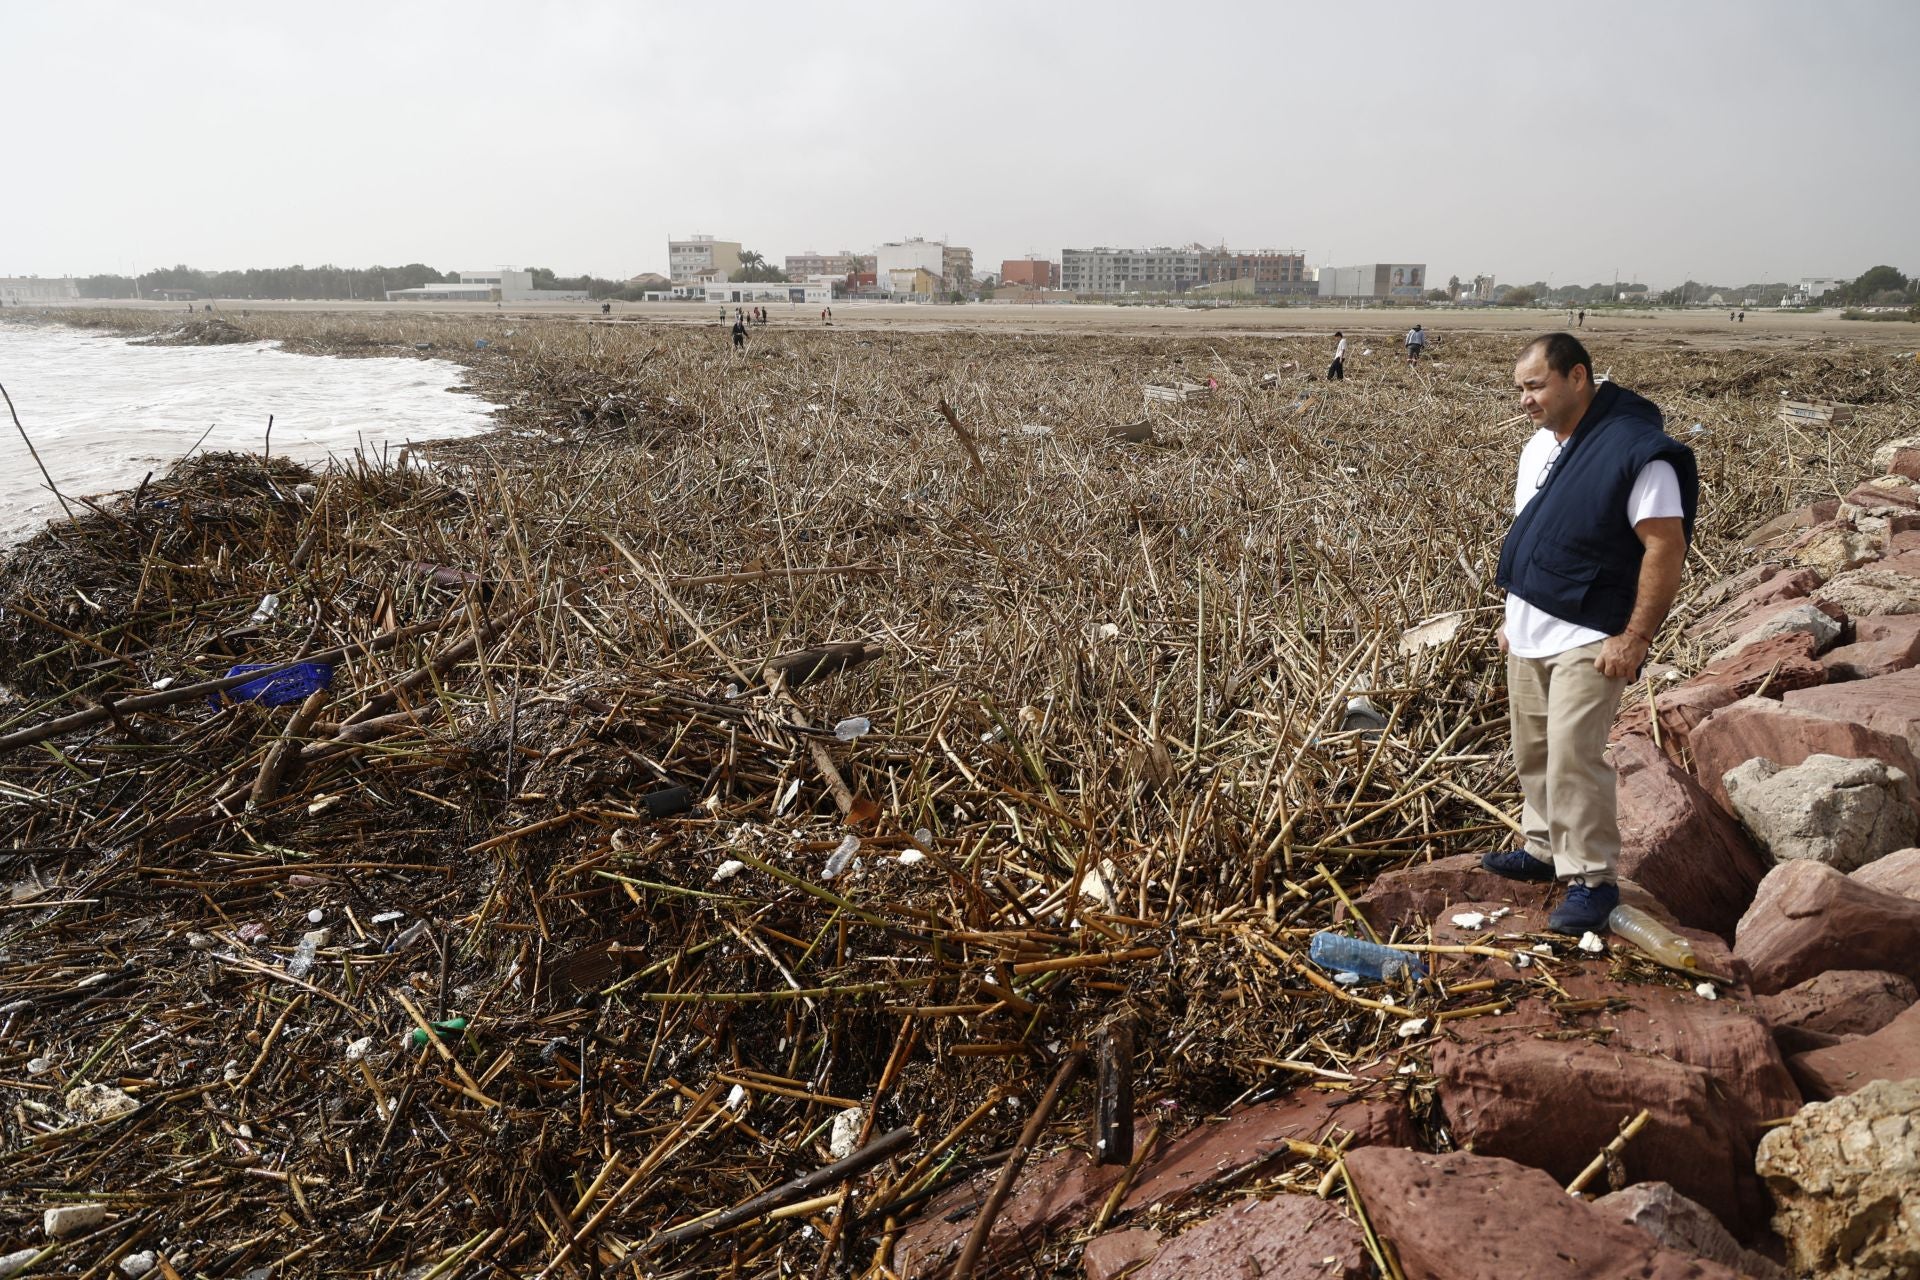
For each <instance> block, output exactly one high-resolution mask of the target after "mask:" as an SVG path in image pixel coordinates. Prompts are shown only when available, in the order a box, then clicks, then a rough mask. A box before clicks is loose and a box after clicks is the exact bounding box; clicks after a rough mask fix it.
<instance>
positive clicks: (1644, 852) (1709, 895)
mask: <svg viewBox="0 0 1920 1280" xmlns="http://www.w3.org/2000/svg"><path fill="white" fill-rule="evenodd" d="M1613 767H1614V771H1615V773H1616V774H1617V775H1618V777H1619V793H1618V794H1619V809H1620V865H1619V871H1620V874H1621V875H1622V876H1625V877H1627V878H1628V879H1631V880H1633V881H1635V882H1636V883H1638V884H1639V885H1640V886H1641V887H1642V888H1643V889H1645V890H1646V891H1647V892H1648V893H1649V894H1651V895H1652V896H1653V897H1654V898H1655V899H1657V900H1658V901H1659V902H1660V903H1661V904H1662V905H1664V906H1665V907H1666V908H1667V910H1668V911H1670V912H1672V913H1673V917H1674V919H1675V920H1677V921H1678V922H1679V923H1681V924H1683V925H1687V926H1689V927H1691V928H1695V929H1706V930H1709V931H1710V932H1713V933H1716V934H1719V935H1720V936H1721V937H1723V938H1726V939H1728V940H1729V941H1731V940H1732V938H1733V927H1734V925H1736V924H1737V923H1739V920H1740V917H1741V915H1742V914H1744V913H1745V911H1746V909H1747V906H1748V904H1749V903H1751V902H1752V901H1753V895H1754V892H1755V891H1756V890H1757V889H1758V888H1759V887H1760V881H1761V880H1762V879H1763V878H1765V876H1766V874H1767V864H1766V862H1765V861H1764V860H1763V859H1762V858H1761V856H1760V854H1759V852H1758V851H1757V850H1756V849H1755V848H1754V846H1753V842H1752V841H1751V840H1749V839H1748V838H1747V834H1746V832H1745V831H1743V830H1741V828H1740V825H1739V824H1738V823H1737V822H1735V821H1734V820H1733V819H1732V818H1730V817H1728V816H1727V813H1726V811H1725V810H1723V809H1721V808H1720V807H1719V806H1718V805H1716V804H1715V803H1714V802H1713V801H1712V800H1711V799H1710V798H1709V797H1708V796H1707V794H1706V792H1705V791H1703V790H1701V788H1700V785H1699V784H1698V783H1696V782H1695V781H1694V780H1693V778H1692V777H1691V776H1690V775H1688V774H1687V773H1686V772H1685V771H1684V770H1682V769H1681V768H1680V767H1679V766H1677V765H1675V764H1674V763H1673V761H1671V760H1670V759H1668V758H1667V757H1666V756H1665V755H1663V754H1662V753H1661V752H1660V750H1659V749H1658V748H1657V747H1655V746H1654V745H1653V742H1652V740H1651V739H1649V738H1646V737H1644V736H1642V735H1640V734H1630V735H1628V736H1627V737H1624V738H1621V739H1620V740H1618V741H1617V742H1615V743H1614V744H1613ZM1376 927H1377V926H1376Z"/></svg>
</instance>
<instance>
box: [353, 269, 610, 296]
mask: <svg viewBox="0 0 1920 1280" xmlns="http://www.w3.org/2000/svg"><path fill="white" fill-rule="evenodd" d="M586 300H587V291H586V290H585V289H536V288H534V287H533V272H531V271H522V270H520V269H519V268H518V267H494V268H492V269H490V270H485V271H462V272H461V273H460V280H459V282H458V283H454V282H452V281H448V282H447V283H445V284H423V285H420V286H419V287H417V288H413V289H389V290H387V301H388V302H585V301H586Z"/></svg>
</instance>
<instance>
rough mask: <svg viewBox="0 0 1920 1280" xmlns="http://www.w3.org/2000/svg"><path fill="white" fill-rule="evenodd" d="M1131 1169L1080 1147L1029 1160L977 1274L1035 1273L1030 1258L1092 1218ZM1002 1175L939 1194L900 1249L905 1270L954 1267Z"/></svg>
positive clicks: (934, 1271) (930, 1272)
mask: <svg viewBox="0 0 1920 1280" xmlns="http://www.w3.org/2000/svg"><path fill="white" fill-rule="evenodd" d="M1123 1172H1125V1170H1124V1169H1123V1168H1122V1167H1120V1166H1114V1165H1104V1166H1103V1165H1096V1164H1094V1163H1093V1159H1092V1157H1091V1156H1090V1155H1089V1154H1088V1153H1087V1152H1085V1151H1082V1150H1079V1149H1077V1148H1072V1147H1069V1148H1067V1149H1066V1150H1063V1151H1059V1152H1055V1153H1052V1154H1050V1155H1045V1156H1037V1157H1035V1158H1034V1159H1031V1160H1029V1161H1027V1165H1026V1167H1025V1168H1024V1169H1022V1170H1021V1173H1020V1178H1019V1180H1018V1181H1017V1182H1015V1183H1014V1185H1013V1190H1012V1191H1011V1193H1009V1195H1008V1196H1007V1202H1006V1204H1005V1206H1004V1207H1002V1209H1001V1210H1000V1216H999V1217H997V1218H995V1219H994V1222H993V1228H992V1230H991V1231H989V1232H988V1233H987V1240H986V1247H985V1248H984V1249H983V1250H982V1251H981V1255H980V1263H979V1267H978V1269H977V1270H976V1271H975V1273H974V1274H975V1275H978V1276H1021V1275H1027V1274H1030V1272H1031V1267H1030V1264H1029V1262H1028V1259H1029V1257H1030V1256H1031V1255H1032V1254H1034V1253H1036V1252H1038V1250H1039V1249H1040V1247H1041V1246H1042V1245H1043V1244H1045V1243H1046V1242H1047V1241H1048V1240H1050V1239H1052V1238H1053V1237H1055V1236H1056V1235H1059V1234H1061V1233H1063V1232H1067V1231H1079V1230H1081V1229H1083V1228H1084V1227H1085V1226H1086V1225H1087V1224H1088V1223H1090V1222H1092V1221H1093V1218H1094V1215H1095V1214H1097V1213H1098V1212H1099V1211H1100V1206H1101V1204H1102V1203H1104V1202H1105V1200H1106V1198H1107V1195H1108V1193H1109V1192H1110V1191H1112V1189H1113V1185H1114V1183H1116V1182H1118V1181H1119V1180H1120V1176H1121V1174H1122V1173H1123ZM999 1176H1000V1171H999V1170H998V1169H997V1168H994V1169H987V1170H983V1171H982V1172H981V1173H979V1174H977V1175H975V1176H974V1177H972V1178H970V1179H968V1180H967V1181H966V1182H963V1183H961V1184H959V1185H958V1186H955V1187H950V1188H948V1189H947V1190H946V1191H944V1192H942V1193H941V1194H940V1195H938V1196H936V1197H935V1198H934V1199H933V1201H932V1202H931V1203H929V1204H928V1205H927V1207H926V1208H925V1209H924V1210H923V1211H922V1212H921V1214H920V1216H919V1217H918V1218H917V1219H915V1220H914V1222H913V1223H912V1224H911V1225H910V1226H908V1227H907V1229H906V1231H905V1232H904V1233H903V1234H902V1235H901V1237H900V1241H899V1244H898V1245H897V1246H896V1247H895V1250H894V1257H895V1260H896V1263H897V1266H898V1269H899V1271H900V1273H901V1274H902V1275H913V1276H934V1275H939V1274H942V1273H943V1272H944V1271H945V1270H946V1268H948V1267H950V1266H952V1265H953V1263H954V1262H955V1261H957V1260H958V1259H959V1257H960V1251H961V1250H962V1249H963V1248H965V1247H966V1242H967V1236H968V1235H969V1234H971V1233H972V1231H973V1223H974V1219H975V1216H976V1215H977V1213H978V1211H979V1208H980V1206H981V1205H982V1204H984V1203H985V1202H986V1199H987V1195H988V1193H989V1192H990V1191H991V1190H992V1189H993V1184H994V1182H995V1180H996V1179H998V1178H999Z"/></svg>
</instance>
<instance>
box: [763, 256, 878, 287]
mask: <svg viewBox="0 0 1920 1280" xmlns="http://www.w3.org/2000/svg"><path fill="white" fill-rule="evenodd" d="M863 262H865V263H868V264H869V269H871V263H870V260H869V259H868V258H867V256H866V255H865V254H859V253H854V252H853V251H852V250H850V249H842V250H841V251H840V252H838V253H821V252H820V251H819V250H818V249H809V250H807V251H806V252H805V253H790V254H788V255H787V257H786V265H785V267H784V270H785V271H786V273H787V278H788V279H789V280H806V279H809V278H810V277H813V276H836V277H839V278H841V279H845V278H846V277H847V276H850V275H852V274H853V273H854V272H856V271H858V270H860V269H861V264H862V263H863Z"/></svg>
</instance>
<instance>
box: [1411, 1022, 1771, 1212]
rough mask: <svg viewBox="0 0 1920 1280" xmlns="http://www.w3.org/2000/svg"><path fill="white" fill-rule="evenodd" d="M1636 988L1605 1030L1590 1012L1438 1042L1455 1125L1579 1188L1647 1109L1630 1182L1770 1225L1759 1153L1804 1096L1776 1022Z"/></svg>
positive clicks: (1474, 1026)
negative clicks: (1626, 1125) (1588, 1024)
mask: <svg viewBox="0 0 1920 1280" xmlns="http://www.w3.org/2000/svg"><path fill="white" fill-rule="evenodd" d="M1628 991H1631V992H1632V998H1633V999H1634V1001H1635V1003H1636V1004H1637V1005H1639V1006H1640V1007H1638V1008H1634V1009H1620V1010H1615V1011H1613V1012H1612V1013H1611V1014H1610V1015H1609V1016H1608V1017H1606V1018H1604V1019H1601V1020H1600V1023H1599V1024H1595V1025H1594V1027H1593V1031H1594V1033H1595V1036H1596V1038H1593V1039H1589V1038H1586V1037H1585V1036H1582V1035H1579V1034H1577V1033H1578V1032H1580V1031H1582V1030H1584V1029H1585V1023H1584V1021H1583V1020H1581V1019H1571V1020H1569V1022H1570V1025H1559V1024H1557V1023H1546V1024H1544V1025H1535V1026H1531V1027H1529V1026H1527V1025H1525V1023H1524V1021H1523V1020H1521V1019H1519V1018H1516V1019H1514V1021H1515V1022H1519V1023H1520V1025H1509V1024H1508V1019H1504V1018H1503V1019H1475V1020H1474V1021H1473V1022H1472V1023H1471V1024H1469V1023H1460V1024H1456V1025H1457V1026H1458V1027H1459V1030H1458V1031H1457V1032H1455V1034H1456V1035H1457V1036H1458V1037H1459V1039H1458V1040H1456V1041H1447V1040H1443V1041H1441V1042H1440V1043H1439V1044H1437V1045H1435V1046H1434V1049H1433V1059H1432V1063H1433V1073H1434V1075H1435V1076H1436V1077H1437V1080H1438V1092H1439V1098H1440V1104H1441V1108H1442V1110H1443V1111H1444V1112H1445V1114H1446V1117H1447V1127H1448V1131H1449V1132H1450V1133H1451V1134H1452V1135H1453V1137H1454V1140H1455V1141H1456V1142H1458V1143H1460V1144H1462V1145H1464V1146H1467V1147H1470V1148H1471V1149H1472V1150H1473V1151H1476V1152H1478V1153H1480V1154H1482V1155H1491V1156H1502V1157H1504V1158H1506V1159H1510V1160H1517V1161H1519V1162H1520V1163H1522V1164H1526V1165H1531V1166H1534V1167H1536V1168H1540V1169H1544V1170H1546V1171H1547V1172H1548V1173H1549V1174H1552V1175H1553V1177H1554V1178H1555V1179H1557V1180H1558V1181H1560V1182H1562V1183H1565V1182H1569V1181H1571V1180H1572V1179H1573V1178H1574V1176H1575V1175H1577V1174H1578V1173H1579V1172H1580V1170H1581V1169H1582V1168H1584V1167H1585V1166H1586V1164H1587V1162H1588V1161H1589V1160H1591V1159H1592V1158H1593V1156H1594V1154H1595V1153H1596V1152H1598V1151H1599V1150H1600V1149H1601V1148H1602V1147H1604V1146H1605V1145H1606V1144H1607V1143H1608V1142H1610V1141H1612V1139H1613V1138H1614V1137H1615V1136H1616V1135H1617V1134H1618V1132H1619V1128H1620V1125H1621V1124H1622V1123H1623V1122H1625V1121H1626V1120H1629V1119H1631V1118H1632V1117H1633V1116H1634V1115H1636V1114H1638V1113H1639V1112H1640V1111H1641V1110H1642V1109H1643V1108H1644V1109H1645V1110H1647V1111H1648V1112H1650V1113H1651V1114H1650V1118H1649V1120H1648V1122H1647V1124H1646V1126H1645V1127H1644V1128H1643V1129H1642V1130H1641V1131H1640V1133H1639V1134H1638V1135H1637V1136H1636V1137H1635V1138H1634V1140H1633V1141H1632V1143H1630V1144H1629V1145H1628V1147H1627V1149H1626V1152H1625V1153H1624V1155H1623V1156H1622V1159H1623V1161H1624V1163H1625V1167H1626V1172H1627V1177H1628V1179H1629V1180H1630V1181H1636V1182H1638V1181H1649V1180H1659V1181H1663V1182H1670V1183H1672V1184H1673V1186H1674V1187H1675V1188H1676V1189H1677V1190H1679V1191H1680V1192H1681V1193H1682V1194H1683V1195H1686V1196H1688V1197H1690V1198H1691V1199H1694V1200H1697V1201H1699V1202H1700V1203H1701V1204H1703V1205H1705V1206H1707V1208H1708V1209H1710V1210H1712V1211H1713V1213H1714V1214H1715V1216H1717V1217H1718V1218H1720V1220H1721V1221H1723V1222H1725V1223H1726V1224H1727V1225H1728V1226H1729V1227H1730V1228H1732V1229H1733V1230H1734V1231H1735V1232H1736V1233H1742V1234H1744V1233H1750V1232H1753V1231H1757V1230H1759V1229H1761V1228H1762V1227H1764V1226H1765V1224H1766V1221H1767V1216H1768V1213H1769V1212H1770V1209H1769V1205H1768V1202H1767V1197H1766V1192H1765V1190H1764V1188H1763V1187H1762V1186H1761V1184H1760V1181H1759V1179H1758V1178H1757V1177H1756V1176H1755V1175H1754V1173H1753V1155H1754V1152H1755V1150H1756V1149H1757V1148H1758V1146H1759V1142H1760V1139H1761V1137H1762V1136H1763V1135H1764V1133H1765V1127H1764V1126H1765V1125H1766V1123H1767V1122H1769V1121H1772V1120H1776V1119H1778V1118H1779V1117H1781V1116H1786V1115H1792V1114H1793V1113H1794V1112H1795V1111H1797V1110H1799V1108H1800V1105H1801V1099H1800V1094H1799V1091H1798V1089H1797V1088H1796V1087H1795V1086H1794V1083H1793V1080H1792V1078H1791V1076H1789V1075H1788V1073H1787V1069H1786V1065H1785V1063H1783V1062H1782V1061H1781V1058H1780V1054H1779V1050H1778V1049H1777V1048H1776V1047H1775V1045H1774V1043H1773V1038H1772V1036H1771V1035H1770V1034H1769V1032H1768V1029H1767V1027H1766V1024H1765V1023H1763V1022H1761V1021H1760V1020H1759V1019H1758V1018H1755V1017H1752V1016H1751V1015H1749V1014H1745V1013H1742V1012H1740V1011H1739V1010H1738V1009H1736V1008H1733V1007H1732V1002H1731V1001H1727V1002H1718V1001H1716V1002H1708V1001H1705V1000H1701V999H1700V998H1699V997H1697V996H1695V995H1693V993H1692V992H1691V991H1688V992H1687V993H1686V997H1685V1000H1686V1003H1682V1002H1681V1001H1679V1000H1677V999H1671V998H1669V997H1667V996H1664V995H1662V994H1661V993H1660V991H1659V989H1657V988H1629V989H1622V988H1620V987H1618V986H1617V985H1616V986H1615V987H1614V988H1613V993H1614V995H1615V997H1616V998H1620V997H1622V996H1624V995H1626V994H1627V992H1628ZM1600 1024H1604V1026H1602V1025H1600ZM1607 1032H1611V1034H1607ZM1563 1036H1569V1037H1570V1038H1561V1037H1563ZM1548 1037H1552V1038H1548Z"/></svg>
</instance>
